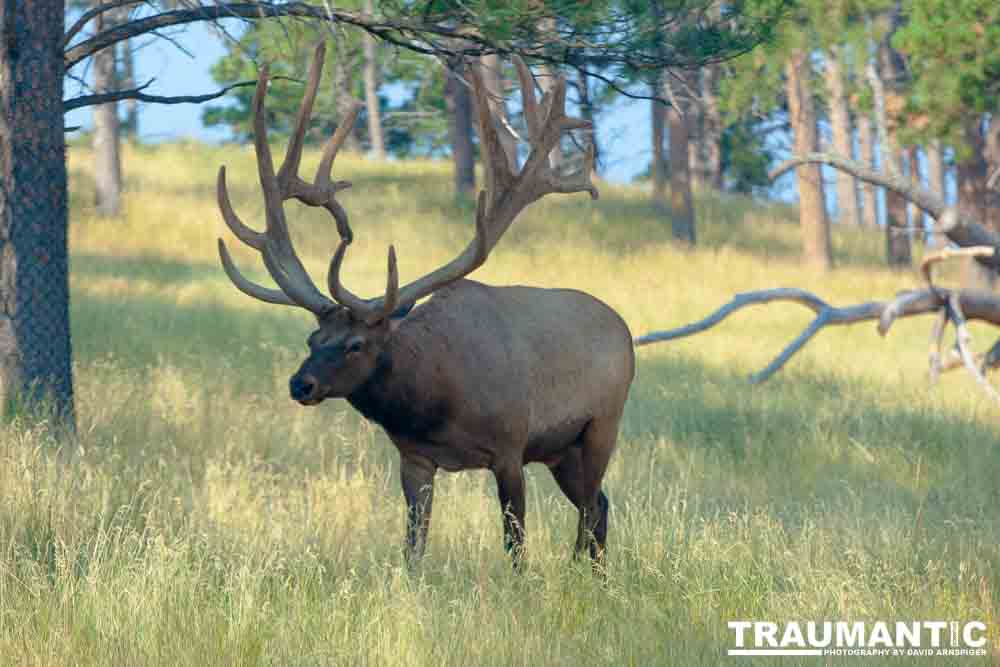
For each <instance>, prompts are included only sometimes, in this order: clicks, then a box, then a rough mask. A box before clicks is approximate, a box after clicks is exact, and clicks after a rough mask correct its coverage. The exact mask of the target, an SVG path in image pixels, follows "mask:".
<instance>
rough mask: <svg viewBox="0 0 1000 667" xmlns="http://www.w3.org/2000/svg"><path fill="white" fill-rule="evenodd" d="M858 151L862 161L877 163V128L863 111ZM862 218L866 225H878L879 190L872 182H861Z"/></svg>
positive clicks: (869, 164) (860, 116) (873, 164)
mask: <svg viewBox="0 0 1000 667" xmlns="http://www.w3.org/2000/svg"><path fill="white" fill-rule="evenodd" d="M857 121H858V122H857V125H858V152H859V153H860V154H861V155H860V157H861V162H862V163H863V164H864V165H865V166H867V167H871V168H872V169H875V168H876V165H875V128H874V127H872V119H871V116H870V115H869V114H867V113H862V114H860V115H859V116H858V117H857ZM861 203H862V207H861V220H862V223H863V224H864V226H865V227H868V228H869V229H876V228H877V227H878V190H877V189H876V187H875V186H874V185H872V184H871V183H862V184H861Z"/></svg>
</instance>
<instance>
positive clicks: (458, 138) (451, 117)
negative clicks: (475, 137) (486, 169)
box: [445, 67, 476, 198]
mask: <svg viewBox="0 0 1000 667" xmlns="http://www.w3.org/2000/svg"><path fill="white" fill-rule="evenodd" d="M445 104H446V105H447V107H448V134H449V138H450V139H451V156H452V160H453V162H454V165H455V196H456V197H458V198H462V197H467V196H472V194H473V191H474V190H475V188H476V163H475V157H474V155H473V150H472V95H471V93H470V92H469V89H468V87H467V86H466V85H465V84H464V83H463V82H462V81H461V80H460V79H459V78H458V75H457V74H456V73H455V68H454V67H451V68H449V70H448V83H447V88H446V91H445Z"/></svg>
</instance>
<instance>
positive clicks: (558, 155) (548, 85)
mask: <svg viewBox="0 0 1000 667" xmlns="http://www.w3.org/2000/svg"><path fill="white" fill-rule="evenodd" d="M539 27H540V28H541V30H542V32H543V33H545V32H552V33H554V32H555V30H556V22H555V19H544V20H543V21H542V22H541V24H540V26H539ZM538 73H539V77H538V83H539V85H540V86H541V87H542V93H543V94H545V93H547V92H549V91H551V90H552V89H553V88H555V85H556V81H557V77H558V76H559V72H557V71H556V70H555V68H553V67H552V66H551V65H541V66H540V67H539V68H538ZM549 164H550V165H552V168H553V169H554V170H555V171H556V172H558V171H559V169H560V168H561V167H562V164H563V150H562V142H556V145H555V146H553V147H552V150H551V151H549Z"/></svg>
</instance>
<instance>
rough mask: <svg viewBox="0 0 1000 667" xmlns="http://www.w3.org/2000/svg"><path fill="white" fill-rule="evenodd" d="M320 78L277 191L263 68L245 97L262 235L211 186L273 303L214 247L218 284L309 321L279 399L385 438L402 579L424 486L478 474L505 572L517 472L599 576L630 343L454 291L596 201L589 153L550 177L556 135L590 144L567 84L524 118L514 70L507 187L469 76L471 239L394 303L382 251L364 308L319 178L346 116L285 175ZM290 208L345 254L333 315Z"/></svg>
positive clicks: (419, 525)
mask: <svg viewBox="0 0 1000 667" xmlns="http://www.w3.org/2000/svg"><path fill="white" fill-rule="evenodd" d="M322 63H323V47H322V45H321V46H320V47H319V48H317V51H316V56H315V57H314V59H313V62H312V65H311V67H310V73H309V83H308V86H307V90H306V94H305V96H304V98H303V101H302V106H301V108H300V110H299V115H298V121H297V125H296V129H295V131H294V132H293V135H292V138H291V139H290V143H289V147H288V152H287V155H286V158H285V161H284V163H283V164H282V166H281V168H280V169H279V170H278V171H277V173H276V172H275V171H274V168H273V165H272V162H271V156H270V152H269V148H268V144H267V131H266V126H265V121H264V113H263V100H264V95H265V91H266V83H267V71H266V68H265V69H264V70H262V72H261V75H260V80H259V81H258V85H257V91H256V95H255V97H254V141H255V146H256V151H257V159H258V166H259V172H260V180H261V186H262V189H263V191H264V196H265V202H266V217H267V229H266V231H265V232H263V233H259V232H255V231H253V230H251V229H249V228H248V227H246V226H245V225H244V224H243V223H242V222H241V221H240V220H239V218H238V217H237V216H236V214H235V213H234V211H233V209H232V206H231V205H230V202H229V197H228V194H227V190H226V179H225V170H224V168H223V169H222V170H220V173H219V184H218V186H219V187H218V195H219V206H220V209H221V211H222V214H223V217H224V219H225V221H226V223H227V225H228V226H229V228H230V229H231V230H232V231H233V233H234V234H235V235H236V236H237V237H238V238H239V239H240V240H242V241H243V242H244V243H247V244H248V245H250V246H252V247H254V248H255V249H257V250H258V251H260V253H261V255H262V256H263V260H264V264H265V266H266V267H267V268H268V271H269V273H270V274H271V276H272V277H273V278H274V280H275V282H276V283H277V284H278V286H279V287H280V288H281V289H280V291H279V290H275V289H271V288H266V287H263V286H260V285H257V284H255V283H251V282H250V281H249V280H247V279H246V278H245V277H243V275H242V274H240V272H239V271H238V270H237V269H236V267H235V265H234V264H233V262H232V259H231V257H230V256H229V253H228V252H227V250H226V248H225V245H224V244H223V243H222V241H221V240H220V241H219V250H220V256H221V259H222V264H223V267H224V268H225V270H226V273H227V274H228V275H229V277H230V278H231V279H232V281H233V282H234V284H235V285H236V286H237V287H238V288H239V289H240V290H242V291H243V292H245V293H246V294H248V295H250V296H253V297H255V298H258V299H262V300H264V301H268V302H270V303H276V304H283V305H295V306H301V307H303V308H306V309H308V310H310V311H311V312H312V313H313V314H314V315H315V316H316V318H317V321H318V324H319V327H318V329H317V330H316V331H314V332H313V333H312V334H311V335H310V337H309V349H310V354H309V357H308V358H307V359H306V360H305V361H304V362H303V363H302V366H301V367H300V369H299V370H298V372H296V373H295V374H294V375H293V376H292V377H291V380H290V382H289V390H290V394H291V397H292V398H293V399H294V400H296V401H298V402H299V403H301V404H303V405H316V404H318V403H320V402H322V401H323V400H325V399H328V398H345V399H346V400H347V401H348V402H349V403H350V404H351V405H352V406H353V407H354V408H355V409H357V410H358V412H360V413H361V414H362V415H364V416H365V417H366V418H367V419H369V420H372V421H374V422H376V423H378V424H380V425H381V426H382V427H383V429H384V430H385V432H386V433H387V434H388V436H389V438H390V439H391V440H392V442H393V443H394V444H395V446H396V447H397V449H398V450H399V453H400V476H401V479H402V486H403V494H404V496H405V498H406V504H407V513H408V514H407V516H408V521H407V526H408V528H407V536H406V543H407V551H406V553H407V556H408V558H409V560H410V561H411V562H414V561H416V560H417V559H419V557H420V556H421V555H422V553H423V550H424V545H425V543H426V537H427V530H428V526H429V522H430V516H431V507H432V503H433V493H434V477H435V473H436V472H437V470H438V469H439V468H440V469H443V470H447V471H459V470H467V469H483V468H485V469H489V470H491V471H492V472H493V474H494V476H495V478H496V482H497V491H498V496H499V500H500V505H501V511H502V517H503V526H504V539H505V546H506V547H507V549H508V550H509V551H511V552H512V554H513V555H514V559H515V565H517V564H518V563H519V559H520V554H521V552H522V548H523V540H524V518H525V517H524V514H525V489H524V475H523V468H524V466H525V465H526V464H528V463H533V462H537V463H542V464H544V465H546V466H548V468H549V469H550V470H551V472H552V475H553V477H554V478H555V480H556V482H557V483H558V484H559V487H560V489H562V491H563V493H565V495H566V497H567V498H568V499H569V500H570V501H571V502H572V503H573V505H575V506H576V508H577V509H578V511H579V524H578V530H577V541H576V552H577V553H580V552H582V551H585V550H587V551H589V553H590V556H591V558H592V559H594V561H595V562H597V561H599V560H600V558H601V557H602V554H603V551H604V545H605V540H606V536H607V522H608V500H607V497H606V496H605V495H604V493H603V492H602V491H601V482H602V479H603V477H604V472H605V470H606V468H607V465H608V462H609V460H610V458H611V455H612V453H613V451H614V449H615V444H616V440H617V435H618V424H619V421H620V419H621V416H622V411H623V408H624V404H625V400H626V398H627V396H628V391H629V386H630V384H631V382H632V378H633V374H634V354H633V348H632V338H631V335H630V333H629V330H628V327H627V326H626V325H625V323H624V322H623V321H622V319H621V318H620V317H619V316H618V315H617V313H615V312H614V311H613V310H612V309H611V308H610V307H608V306H607V305H605V304H604V303H602V302H600V301H598V300H597V299H595V298H594V297H592V296H589V295H587V294H584V293H582V292H577V291H574V290H561V289H539V288H531V287H492V286H488V285H484V284H481V283H478V282H475V281H472V280H467V279H465V276H466V275H467V274H469V273H471V272H472V271H473V270H475V269H476V268H478V267H479V266H480V265H482V263H483V262H484V261H486V259H487V257H488V255H489V253H490V251H491V250H492V248H493V247H494V246H495V244H496V243H497V241H498V240H499V239H500V238H501V236H502V235H503V234H504V232H505V231H506V230H507V228H508V227H509V226H510V224H511V223H512V222H513V221H514V219H515V218H516V217H517V215H518V214H519V213H520V212H521V210H523V209H524V208H525V207H526V206H527V205H529V204H530V203H532V202H533V201H536V200H537V199H539V198H541V197H543V196H545V195H546V194H549V193H554V192H563V193H571V192H581V191H587V192H590V194H591V196H592V197H595V198H596V196H597V192H596V190H595V189H594V187H593V186H592V185H591V183H590V180H589V173H590V168H591V163H592V160H593V155H592V153H591V154H589V155H588V160H587V163H586V164H585V165H584V167H583V169H582V170H581V172H579V173H578V174H576V175H574V176H570V177H565V176H557V175H556V174H555V173H554V172H553V171H552V170H551V169H550V167H549V164H548V154H549V151H550V150H551V149H552V148H553V146H554V145H555V143H556V142H557V141H558V140H559V137H560V136H561V134H562V133H563V132H565V131H567V130H571V129H574V128H581V127H586V126H587V123H585V122H584V121H579V120H576V119H573V118H569V117H567V116H566V115H565V112H564V105H565V83H564V82H562V81H560V82H559V85H557V86H556V87H555V89H554V91H553V92H552V93H551V94H546V95H545V96H544V97H543V99H542V100H541V103H540V104H536V102H535V97H534V91H533V87H532V84H533V81H532V78H531V74H530V72H529V71H528V69H527V67H526V66H525V65H524V63H522V62H520V61H518V62H517V66H518V73H519V77H520V80H521V88H522V95H523V101H524V112H525V117H526V120H527V124H528V131H529V135H530V142H531V147H532V150H531V154H530V155H529V157H528V159H527V161H526V162H525V164H524V167H523V168H522V169H521V170H520V171H519V172H515V171H513V170H512V168H511V167H510V161H509V160H508V157H507V155H506V154H505V153H504V149H503V148H502V146H501V144H500V142H499V140H498V138H497V135H496V131H495V129H494V125H493V119H492V118H491V117H490V111H489V109H490V105H489V104H488V100H487V98H486V93H485V92H484V88H483V85H482V82H481V80H480V76H479V74H478V72H476V71H475V70H473V69H471V68H470V69H469V71H468V78H469V80H470V82H471V84H472V86H473V89H474V93H475V94H476V96H477V101H478V103H477V108H478V113H479V132H480V138H481V145H482V152H483V162H484V165H485V167H486V189H485V190H484V191H483V192H482V193H480V196H479V201H478V206H477V210H476V234H475V238H474V239H473V241H472V242H470V243H469V245H468V247H467V248H466V249H465V250H464V251H463V252H462V253H461V254H460V255H459V256H458V257H456V258H455V259H453V260H452V261H451V262H449V263H448V264H446V265H445V266H443V267H440V268H438V269H437V270H435V271H433V272H431V273H430V274H428V275H426V276H424V277H422V278H419V279H418V280H416V281H414V282H412V283H410V284H408V285H406V286H404V287H402V288H400V287H399V280H398V274H397V269H396V258H395V251H394V249H393V248H392V247H390V248H389V261H388V274H389V277H388V284H387V287H386V293H385V295H384V296H383V297H381V298H377V299H362V298H360V297H358V296H355V295H354V294H352V293H351V292H350V291H348V290H347V289H346V288H345V287H344V286H343V284H342V283H341V280H340V270H341V265H342V263H343V260H344V255H345V253H346V250H347V246H348V245H349V244H350V243H351V240H352V232H351V228H350V226H349V224H348V219H347V215H346V213H345V212H344V210H343V209H342V208H341V206H340V204H339V203H338V202H337V201H336V199H335V194H336V192H337V191H338V190H341V189H343V188H345V187H347V186H348V185H349V183H346V182H342V181H340V182H332V181H331V180H330V176H329V174H330V168H331V166H332V164H333V161H334V158H335V156H336V153H337V150H338V148H339V146H340V144H341V142H342V141H343V139H344V137H345V135H346V131H347V130H348V129H349V128H350V127H351V126H352V125H353V120H354V118H353V114H352V115H351V117H349V118H346V119H345V120H344V122H342V123H341V124H340V126H339V127H338V129H337V132H336V133H335V134H334V136H333V137H332V138H331V139H330V141H329V142H328V144H327V145H326V147H325V148H324V152H323V157H322V160H321V162H320V167H319V169H318V172H317V175H316V178H315V180H314V182H313V183H306V182H304V181H302V180H301V179H300V178H299V177H298V175H297V172H298V165H299V160H300V158H301V151H302V140H303V134H304V131H305V127H306V124H307V121H308V119H309V116H310V113H311V110H312V103H313V100H314V99H315V94H316V89H317V86H318V85H319V81H320V76H321V71H322ZM355 113H356V112H355ZM290 198H295V199H298V200H299V201H302V202H304V203H306V204H308V205H312V206H322V207H324V208H326V209H327V210H328V211H329V212H330V213H331V215H332V216H333V217H334V219H335V220H336V223H337V227H338V231H339V233H340V236H341V241H340V245H339V246H338V248H337V250H336V253H335V254H334V256H333V259H332V261H331V264H330V271H329V275H328V283H329V291H330V294H331V296H332V299H331V298H328V297H326V296H325V295H323V294H322V293H321V292H320V291H319V290H318V289H317V288H316V287H315V285H314V284H313V283H312V282H311V280H310V279H309V277H308V275H307V274H306V272H305V270H304V268H303V266H302V264H301V262H300V261H299V259H298V257H297V256H296V254H295V252H294V249H293V248H292V245H291V241H290V238H289V235H288V229H287V224H286V221H285V216H284V211H283V208H282V203H283V201H284V200H286V199H290ZM427 296H430V298H429V299H428V300H426V301H424V302H422V303H421V304H419V305H416V307H414V304H415V303H416V302H417V300H419V299H421V298H423V297H427Z"/></svg>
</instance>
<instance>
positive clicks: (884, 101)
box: [869, 0, 912, 267]
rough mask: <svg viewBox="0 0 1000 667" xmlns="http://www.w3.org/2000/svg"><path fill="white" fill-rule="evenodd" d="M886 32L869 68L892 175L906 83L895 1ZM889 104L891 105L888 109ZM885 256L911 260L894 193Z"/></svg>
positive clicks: (888, 206) (898, 165)
mask: <svg viewBox="0 0 1000 667" xmlns="http://www.w3.org/2000/svg"><path fill="white" fill-rule="evenodd" d="M889 23H890V27H889V31H888V32H887V33H886V34H885V35H884V36H883V37H882V41H881V42H880V43H879V45H878V48H877V50H876V61H877V64H878V67H877V69H876V68H872V69H871V70H870V71H869V79H870V82H871V84H872V90H873V92H874V93H875V98H876V101H875V122H876V123H877V124H878V132H879V150H880V151H881V153H882V163H883V165H884V166H883V168H884V169H886V171H888V172H889V173H891V174H895V175H898V176H902V175H903V159H902V155H901V154H900V143H899V140H898V139H897V135H898V130H899V114H900V112H901V111H902V110H903V107H904V105H905V99H904V97H903V94H902V91H903V88H904V85H905V83H906V64H905V62H904V61H903V56H902V54H900V53H899V52H898V51H896V50H895V49H893V48H892V36H893V34H894V33H895V32H896V30H898V29H899V27H900V26H901V25H902V23H903V12H902V3H901V2H900V1H899V0H897V1H896V3H895V7H894V8H893V9H892V10H890V12H889ZM890 107H891V108H890ZM885 213H886V224H885V233H886V237H885V238H886V259H887V261H888V264H889V266H892V267H908V266H910V263H911V261H912V250H911V248H910V230H909V229H908V227H907V224H906V200H905V199H904V198H902V197H900V196H899V195H897V194H896V193H894V192H891V191H888V190H887V191H886V193H885Z"/></svg>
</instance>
